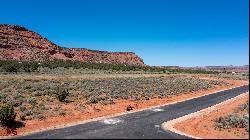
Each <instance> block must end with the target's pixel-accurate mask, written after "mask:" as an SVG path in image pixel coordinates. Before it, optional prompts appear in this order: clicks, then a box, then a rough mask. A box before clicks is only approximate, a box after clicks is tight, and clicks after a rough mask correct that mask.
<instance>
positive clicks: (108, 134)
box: [18, 85, 249, 139]
mask: <svg viewBox="0 0 250 140" xmlns="http://www.w3.org/2000/svg"><path fill="white" fill-rule="evenodd" d="M248 91H249V85H247V86H242V87H239V88H234V89H230V90H227V91H221V92H217V93H215V94H210V95H207V96H203V97H199V98H196V99H191V100H188V101H184V102H180V103H176V104H172V105H166V106H163V107H160V108H157V109H149V110H145V111H140V112H136V113H131V114H127V115H121V116H118V117H114V118H109V119H104V120H99V121H94V122H88V123H85V124H79V125H76V126H71V127H67V128H61V129H56V130H48V131H44V132H39V133H35V134H31V135H27V136H23V137H18V138H22V139H24V138H25V139H26V138H32V139H45V138H46V139H55V138H63V139H73V138H76V139H77V138H78V139H81V138H83V139H91V138H100V139H105V138H107V139H108V138H109V139H110V138H112V139H114V138H120V139H129V138H136V139H152V138H155V139H177V138H187V137H185V136H181V135H178V134H175V133H172V132H170V131H168V132H166V131H164V130H162V129H161V128H160V125H161V124H162V123H163V122H166V121H169V120H172V119H175V118H179V117H181V116H184V115H187V114H190V113H192V112H196V111H199V110H201V109H204V108H207V107H209V106H212V105H215V104H217V103H220V102H223V101H225V100H227V99H230V98H232V97H235V96H237V95H240V94H242V93H245V92H248Z"/></svg>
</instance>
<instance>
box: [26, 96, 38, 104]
mask: <svg viewBox="0 0 250 140" xmlns="http://www.w3.org/2000/svg"><path fill="white" fill-rule="evenodd" d="M27 102H28V103H29V104H31V105H33V106H34V105H35V104H36V97H30V98H28V99H27Z"/></svg>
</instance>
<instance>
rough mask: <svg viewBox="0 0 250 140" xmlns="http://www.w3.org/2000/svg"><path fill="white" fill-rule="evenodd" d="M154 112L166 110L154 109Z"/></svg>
mask: <svg viewBox="0 0 250 140" xmlns="http://www.w3.org/2000/svg"><path fill="white" fill-rule="evenodd" d="M152 111H154V112H160V111H164V110H163V109H160V108H154V109H152Z"/></svg>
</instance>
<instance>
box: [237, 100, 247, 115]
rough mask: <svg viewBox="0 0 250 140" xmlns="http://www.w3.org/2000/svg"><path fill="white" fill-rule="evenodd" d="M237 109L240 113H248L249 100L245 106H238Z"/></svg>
mask: <svg viewBox="0 0 250 140" xmlns="http://www.w3.org/2000/svg"><path fill="white" fill-rule="evenodd" d="M238 109H239V110H240V111H244V110H247V112H249V100H248V101H247V102H246V103H245V104H242V105H240V106H239V108H238Z"/></svg>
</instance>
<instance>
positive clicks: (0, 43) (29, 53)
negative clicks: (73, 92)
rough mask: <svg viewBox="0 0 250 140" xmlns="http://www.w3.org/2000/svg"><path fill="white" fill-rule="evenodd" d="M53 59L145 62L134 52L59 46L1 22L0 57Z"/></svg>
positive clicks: (38, 59) (32, 59)
mask: <svg viewBox="0 0 250 140" xmlns="http://www.w3.org/2000/svg"><path fill="white" fill-rule="evenodd" d="M55 59H62V60H77V61H82V62H92V63H109V64H127V65H144V62H143V60H142V59H141V58H140V57H138V56H137V55H136V54H134V53H133V52H107V51H94V50H89V49H85V48H82V49H78V48H62V47H60V46H58V45H56V44H54V43H52V42H50V41H49V40H48V39H46V38H43V37H42V36H40V35H39V34H37V33H35V32H33V31H30V30H28V29H26V28H24V27H21V26H17V25H7V24H0V60H19V61H49V60H55Z"/></svg>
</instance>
